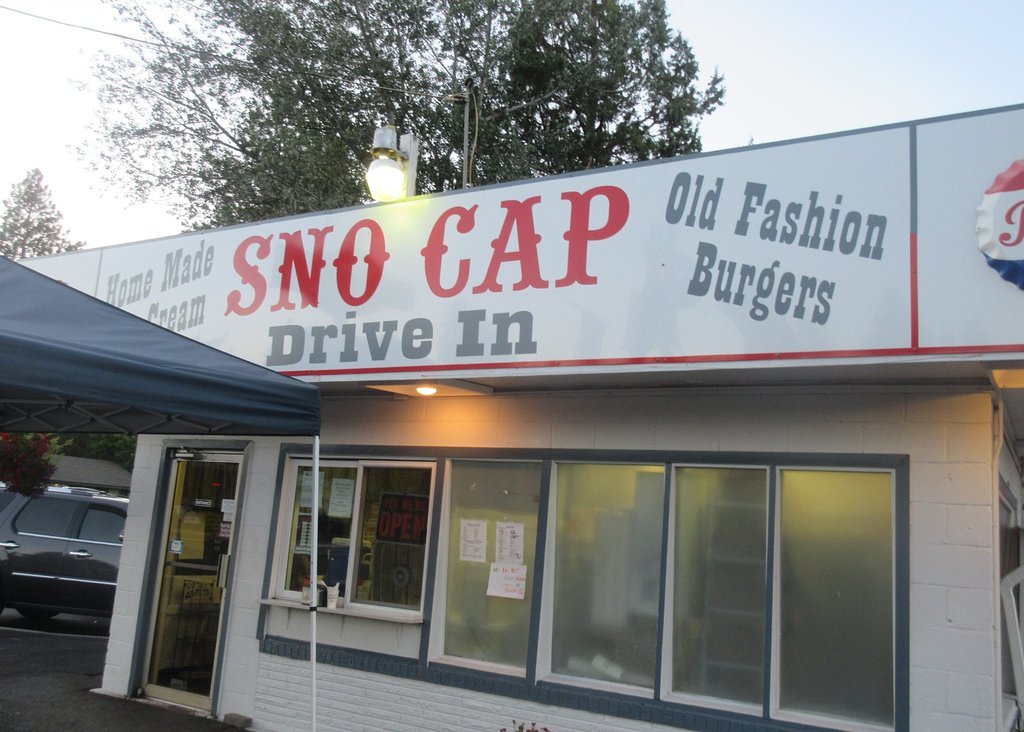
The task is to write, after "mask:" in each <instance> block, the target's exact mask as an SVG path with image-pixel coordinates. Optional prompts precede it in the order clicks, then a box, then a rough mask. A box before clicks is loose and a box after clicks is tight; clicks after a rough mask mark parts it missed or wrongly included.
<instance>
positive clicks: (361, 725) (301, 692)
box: [254, 655, 677, 732]
mask: <svg viewBox="0 0 1024 732" xmlns="http://www.w3.org/2000/svg"><path fill="white" fill-rule="evenodd" d="M309 684H310V669H309V663H308V662H306V661H295V660H291V659H286V658H280V657H277V656H269V655H261V656H260V665H259V682H258V688H257V701H256V710H255V715H254V719H255V721H256V723H257V727H258V728H260V729H275V730H309V729H310V694H309V688H310V686H309ZM317 689H318V691H319V693H318V696H317V728H318V729H321V730H344V732H428V731H429V732H447V731H448V730H452V731H455V730H459V731H463V730H464V731H465V732H470V731H472V732H498V730H500V729H501V728H502V727H505V728H507V729H511V728H512V720H513V719H515V720H516V721H517V722H523V721H525V722H526V723H527V726H529V723H530V722H536V723H537V725H538V727H542V726H547V727H549V728H550V729H551V732H627V731H629V732H634V731H635V732H641V731H642V732H655V731H662V732H668V731H669V730H675V729H677V728H672V727H664V726H661V725H656V724H649V723H643V722H633V721H630V720H626V719H621V718H619V717H604V716H601V715H598V714H588V713H586V712H580V711H577V710H573V709H562V708H556V707H544V706H541V705H539V704H532V703H529V702H519V701H516V700H514V699H507V698H503V697H496V696H491V695H488V694H480V693H477V692H472V691H467V690H465V689H456V688H451V687H447V686H439V685H437V684H429V683H426V682H422V681H411V680H399V679H396V678H393V677H389V676H380V675H376V674H367V673H361V672H358V671H351V670H349V669H343V668H337V667H330V666H323V665H321V666H319V667H318V668H317ZM303 702H304V703H303Z"/></svg>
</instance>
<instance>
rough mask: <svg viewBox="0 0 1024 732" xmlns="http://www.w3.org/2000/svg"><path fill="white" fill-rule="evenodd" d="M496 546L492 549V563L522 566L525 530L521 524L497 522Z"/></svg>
mask: <svg viewBox="0 0 1024 732" xmlns="http://www.w3.org/2000/svg"><path fill="white" fill-rule="evenodd" d="M497 533H498V538H497V545H496V546H495V547H494V561H496V562H498V563H499V564H522V563H523V562H524V561H526V557H525V556H524V554H523V547H524V546H525V542H524V538H525V534H526V531H525V528H524V526H523V524H519V523H511V522H506V521H499V522H498V531H497Z"/></svg>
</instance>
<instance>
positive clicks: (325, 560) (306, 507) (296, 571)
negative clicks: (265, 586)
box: [284, 464, 357, 593]
mask: <svg viewBox="0 0 1024 732" xmlns="http://www.w3.org/2000/svg"><path fill="white" fill-rule="evenodd" d="M356 474H357V468H356V467H355V466H353V465H326V466H325V465H323V464H321V466H320V486H321V488H320V490H321V493H320V507H319V510H318V511H317V521H318V524H317V531H318V533H319V536H318V539H317V540H318V543H319V545H320V546H319V551H318V553H317V574H319V575H320V578H321V579H323V580H324V582H326V583H327V584H331V585H333V584H338V585H339V591H340V592H341V593H344V591H345V584H346V578H347V575H348V565H349V562H348V555H349V544H350V540H351V537H352V511H353V506H354V500H355V487H356ZM312 521H313V467H312V466H311V465H299V466H298V470H297V475H296V481H295V495H294V497H293V498H292V514H291V523H290V524H289V532H290V534H289V540H288V558H287V562H286V567H285V581H284V589H286V590H288V591H290V592H301V591H302V585H303V582H304V581H306V580H308V579H309V569H310V548H311V546H312V542H313V526H312Z"/></svg>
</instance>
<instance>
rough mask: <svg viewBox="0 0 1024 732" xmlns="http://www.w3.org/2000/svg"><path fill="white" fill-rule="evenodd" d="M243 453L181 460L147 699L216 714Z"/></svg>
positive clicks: (174, 472) (180, 457)
mask: <svg viewBox="0 0 1024 732" xmlns="http://www.w3.org/2000/svg"><path fill="white" fill-rule="evenodd" d="M240 460H241V457H240V456H239V455H237V454H210V453H204V454H198V453H196V454H194V455H186V454H182V453H179V455H178V456H177V457H176V458H175V460H174V464H173V465H172V475H173V476H174V487H173V490H172V492H171V499H170V500H171V504H170V509H169V511H168V522H167V527H166V529H167V530H166V532H165V534H164V536H165V543H164V547H163V552H164V555H163V560H162V565H161V569H162V571H161V573H160V586H159V588H158V590H157V592H158V594H157V605H156V620H155V623H154V625H153V635H152V638H151V643H150V652H149V667H148V672H147V678H146V682H147V683H146V689H145V690H146V694H147V695H148V696H151V697H154V698H157V699H163V700H166V701H171V702H175V703H178V704H184V705H187V706H190V707H194V708H196V709H205V710H209V709H210V707H211V698H210V693H211V690H212V689H213V685H214V669H215V660H216V658H217V648H218V645H219V640H220V627H221V609H222V607H221V606H222V599H223V593H224V585H225V581H226V578H227V570H228V560H229V558H230V556H231V535H232V528H233V527H234V518H235V497H236V493H237V490H238V476H239V464H240Z"/></svg>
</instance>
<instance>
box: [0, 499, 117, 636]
mask: <svg viewBox="0 0 1024 732" xmlns="http://www.w3.org/2000/svg"><path fill="white" fill-rule="evenodd" d="M127 510H128V499H127V498H117V497H114V496H109V495H106V494H104V493H102V492H100V491H95V490H91V489H88V488H63V487H52V488H47V489H46V491H45V492H44V493H43V495H41V496H39V497H38V498H26V497H25V496H22V495H18V494H14V493H11V492H9V491H7V490H4V488H3V487H2V484H0V610H2V609H3V608H4V607H5V606H6V607H11V608H14V609H15V610H17V611H18V612H19V613H21V614H22V615H25V616H26V617H30V618H48V617H52V616H53V615H56V614H57V613H78V614H81V615H110V613H111V610H113V607H114V590H115V589H116V586H117V567H118V562H119V561H120V558H121V543H122V541H123V540H124V521H125V515H126V513H127Z"/></svg>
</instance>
